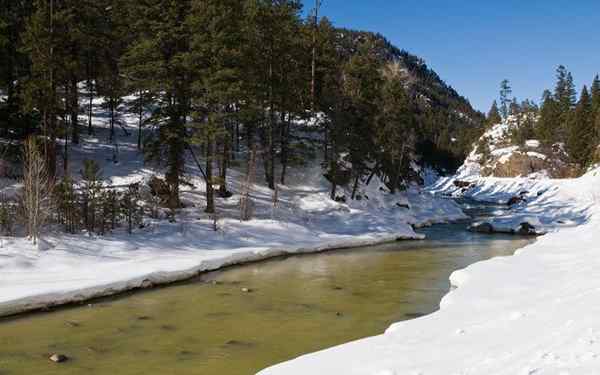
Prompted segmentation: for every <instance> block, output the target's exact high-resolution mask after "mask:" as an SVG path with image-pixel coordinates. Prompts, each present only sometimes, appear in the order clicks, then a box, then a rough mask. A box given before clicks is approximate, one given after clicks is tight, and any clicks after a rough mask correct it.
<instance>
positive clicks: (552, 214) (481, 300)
mask: <svg viewBox="0 0 600 375" xmlns="http://www.w3.org/2000/svg"><path fill="white" fill-rule="evenodd" d="M469 182H471V183H472V186H471V188H470V189H468V191H464V195H465V196H468V197H470V198H474V199H478V200H482V201H501V202H506V200H507V199H508V198H510V197H512V196H515V195H518V194H519V193H521V192H524V191H526V192H527V193H526V195H527V196H528V198H529V199H528V202H527V203H521V204H519V205H517V206H515V207H514V208H513V209H512V212H511V216H512V219H509V217H505V218H504V219H502V218H501V220H505V221H506V222H507V225H514V224H517V223H518V222H519V221H520V220H522V219H523V218H524V217H533V218H535V219H537V220H539V222H540V223H542V224H543V225H544V227H545V228H546V229H547V230H548V231H549V232H550V233H549V234H547V235H546V236H544V237H541V238H540V239H539V241H537V242H536V243H535V244H533V245H530V246H528V247H526V248H524V249H521V250H519V251H518V252H517V254H516V255H515V256H512V257H505V258H495V259H492V260H489V261H485V262H481V263H477V264H474V265H472V266H470V267H468V268H466V269H464V270H459V271H456V272H455V273H453V274H452V276H451V278H450V280H451V283H452V284H453V286H455V287H457V288H456V289H454V290H453V291H451V292H450V293H448V294H447V295H446V296H445V297H444V298H443V300H442V301H441V303H440V307H441V309H440V310H439V311H438V312H436V313H434V314H431V315H429V316H425V317H422V318H419V319H416V320H412V321H405V322H400V323H396V324H394V325H392V326H391V327H390V328H389V329H388V330H387V331H386V332H385V334H383V335H380V336H376V337H371V338H367V339H364V340H359V341H357V342H353V343H349V344H345V345H342V346H339V347H336V348H332V349H329V350H325V351H322V352H319V353H315V354H310V355H306V356H303V357H300V358H298V359H296V360H293V361H290V362H287V363H283V364H280V365H278V366H274V367H272V368H270V369H267V370H264V371H262V372H261V373H260V374H261V375H275V374H286V375H294V374H298V375H300V374H323V375H326V374H345V375H354V374H356V375H358V374H360V375H405V374H409V375H413V374H414V375H416V374H420V375H434V374H439V375H448V374H464V375H466V374H485V375H495V374H497V375H500V374H503V375H504V374H505V375H509V374H510V375H514V374H517V375H521V374H527V375H530V374H569V375H574V374H597V373H600V320H599V319H598V318H597V317H598V314H599V312H600V303H599V302H598V301H599V300H600V277H598V269H599V268H600V256H599V254H598V251H599V250H600V248H599V246H598V243H599V242H600V234H599V233H598V230H597V228H598V225H599V224H600V204H599V202H598V197H600V171H598V170H595V171H592V172H590V173H588V174H587V175H585V176H583V177H581V178H579V179H572V180H533V179H527V178H515V179H498V178H479V177H471V178H469ZM432 189H433V190H435V191H437V192H439V193H446V194H457V193H458V192H459V191H460V190H461V189H459V188H458V187H456V186H455V185H454V183H453V180H452V179H448V180H441V181H440V182H439V183H438V184H436V185H435V186H434V187H433V188H432Z"/></svg>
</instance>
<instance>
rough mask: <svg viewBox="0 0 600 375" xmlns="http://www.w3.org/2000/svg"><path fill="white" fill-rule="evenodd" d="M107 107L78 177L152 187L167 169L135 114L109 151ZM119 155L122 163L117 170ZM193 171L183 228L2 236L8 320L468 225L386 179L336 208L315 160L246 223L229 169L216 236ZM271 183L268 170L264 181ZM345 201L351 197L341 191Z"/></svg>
mask: <svg viewBox="0 0 600 375" xmlns="http://www.w3.org/2000/svg"><path fill="white" fill-rule="evenodd" d="M100 104H101V99H97V100H95V105H96V109H95V117H94V125H95V134H94V135H93V136H87V134H85V133H87V132H85V131H84V132H83V133H84V134H82V135H83V138H82V142H81V145H80V146H78V147H75V148H73V150H72V153H71V155H70V168H71V174H72V176H73V177H75V178H78V177H79V176H80V174H79V171H80V169H81V165H82V162H83V160H85V159H93V160H95V161H96V162H98V163H99V165H100V166H101V168H102V171H103V173H104V175H105V176H109V177H108V178H107V182H108V183H110V184H112V185H124V184H130V183H137V182H142V183H145V182H147V180H148V179H149V178H150V177H151V176H152V175H153V174H158V175H160V174H161V170H160V169H157V168H153V167H152V166H150V165H147V164H145V163H144V160H143V155H142V154H141V153H140V152H139V151H138V150H137V148H136V141H137V130H136V129H137V127H136V118H135V116H123V120H124V121H125V123H126V126H127V130H128V131H129V132H130V135H129V136H126V135H124V134H123V131H122V130H121V129H119V128H118V127H117V128H116V129H115V130H116V132H117V135H118V136H117V142H118V143H116V144H115V143H109V142H108V141H107V140H108V129H107V126H108V125H107V118H106V116H104V115H103V113H102V112H101V110H100V109H99V106H100ZM82 120H83V118H82ZM117 149H118V153H117V154H116V157H117V160H118V162H117V163H114V162H113V154H115V153H116V152H117ZM241 164H244V163H241ZM258 164H259V165H260V164H262V163H261V162H259V163H258ZM187 169H188V171H189V175H188V182H189V183H190V184H191V185H190V186H189V187H188V186H185V187H182V201H183V202H184V203H185V205H186V208H184V209H182V210H181V212H179V213H178V215H177V222H175V223H170V222H169V221H168V220H164V219H163V220H157V219H149V218H147V219H146V220H145V223H144V224H145V227H144V228H143V229H136V231H135V232H134V234H133V235H128V234H127V233H126V232H125V230H124V229H119V230H116V231H115V232H114V233H111V234H109V235H107V236H103V237H99V236H88V235H86V234H79V235H65V234H64V233H62V231H61V230H60V229H58V228H56V230H54V231H52V232H50V233H48V234H46V235H45V236H44V237H43V241H42V242H41V245H40V246H39V247H36V246H33V245H32V244H31V243H30V242H29V241H27V240H26V239H24V238H15V237H3V238H2V237H0V316H2V315H10V314H15V313H19V312H24V311H28V310H33V309H38V308H43V307H47V306H52V305H59V304H64V303H68V302H74V301H83V300H86V299H89V298H93V297H99V296H106V295H111V294H115V293H119V292H122V291H125V290H129V289H134V288H140V287H147V286H151V285H156V284H162V283H168V282H173V281H177V280H182V279H187V278H190V277H192V276H194V275H196V274H198V273H200V272H203V271H208V270H214V269H218V268H220V267H224V266H227V265H232V264H239V263H244V262H250V261H256V260H261V259H266V258H270V257H275V256H280V255H284V254H291V253H304V252H319V251H325V250H330V249H337V248H346V247H359V246H366V245H371V244H376V243H382V242H390V241H395V240H398V239H422V238H423V236H422V235H419V234H417V233H415V231H414V230H413V226H415V227H417V226H424V225H430V224H434V223H443V222H448V221H456V220H460V219H465V218H466V217H465V215H464V213H463V212H462V211H461V209H460V207H459V206H458V205H457V204H455V203H454V202H452V201H449V200H447V199H440V198H436V197H434V196H433V195H432V194H430V193H425V192H423V191H422V190H421V189H420V188H417V187H414V186H412V187H410V188H409V189H408V190H407V191H404V192H398V193H397V194H394V195H392V194H390V193H389V192H386V191H385V190H386V189H385V186H384V185H383V184H382V183H381V182H380V181H379V180H378V179H377V178H374V179H373V180H372V182H371V184H370V185H369V186H366V187H365V186H361V188H360V189H359V191H358V193H359V195H360V196H361V198H362V199H361V200H360V201H352V202H349V203H348V204H344V203H338V202H334V201H332V200H331V199H330V198H329V184H328V183H327V181H326V179H325V178H324V177H323V172H322V170H321V168H320V161H319V160H314V161H312V162H310V163H309V164H308V165H305V166H298V167H290V171H289V176H288V184H287V185H286V186H279V194H278V201H277V204H276V205H274V204H273V192H272V191H271V190H269V189H268V188H267V187H265V186H264V185H262V184H255V185H254V186H252V191H251V198H252V200H253V202H254V205H255V214H254V218H253V220H251V221H248V222H241V221H240V220H239V219H238V218H239V208H238V202H239V198H240V196H239V192H240V191H241V183H242V181H243V180H244V178H245V172H244V170H243V168H242V169H239V168H238V169H232V170H230V171H229V181H228V182H229V186H228V188H229V189H230V190H231V191H232V192H234V196H233V197H231V198H229V199H221V198H219V199H217V218H218V222H217V230H216V231H215V230H214V227H213V220H212V218H211V217H209V215H207V214H205V213H204V212H203V209H204V207H205V203H206V202H205V198H204V191H205V188H204V181H203V179H202V178H201V177H199V175H200V173H198V170H197V169H196V167H195V164H194V163H191V162H190V163H188V165H187ZM263 175H264V174H263V172H262V170H261V169H260V167H259V170H258V171H257V176H258V179H259V180H262V179H261V177H262V176H263ZM0 182H2V185H0V193H1V192H3V191H4V192H10V193H14V192H15V191H16V190H17V188H18V184H17V183H15V182H14V181H10V180H6V181H0ZM363 185H364V184H363ZM338 195H346V196H347V197H349V193H348V192H347V191H342V190H338Z"/></svg>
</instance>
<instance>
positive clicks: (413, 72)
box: [338, 28, 485, 172]
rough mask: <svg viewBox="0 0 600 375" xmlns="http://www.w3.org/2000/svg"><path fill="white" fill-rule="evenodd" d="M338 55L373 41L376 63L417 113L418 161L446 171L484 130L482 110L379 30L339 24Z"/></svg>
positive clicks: (456, 165)
mask: <svg viewBox="0 0 600 375" xmlns="http://www.w3.org/2000/svg"><path fill="white" fill-rule="evenodd" d="M338 31H339V35H338V43H339V46H340V49H341V50H342V52H341V53H342V54H344V55H345V56H346V57H347V58H350V56H352V55H353V54H354V53H356V52H357V50H358V48H359V46H360V45H363V44H369V45H373V46H374V47H375V49H376V51H375V53H376V55H377V57H378V58H379V60H380V62H381V63H382V64H386V65H390V66H391V67H393V68H392V69H394V70H396V71H397V72H398V73H399V74H400V75H401V77H402V79H403V81H404V83H405V88H406V89H407V91H408V92H409V94H410V95H411V99H412V100H413V102H414V104H415V107H414V111H415V115H416V117H417V130H418V131H417V149H416V153H417V155H418V156H419V157H420V158H421V161H422V162H423V164H427V165H429V166H432V167H434V168H436V169H440V170H446V171H447V172H452V171H454V170H455V169H456V168H458V167H459V166H460V165H461V163H462V162H463V161H464V160H465V158H466V157H467V155H468V154H469V152H470V151H471V148H472V144H473V142H475V141H476V140H477V139H478V138H479V137H480V136H481V135H482V134H483V132H484V122H485V115H484V114H483V113H481V112H479V111H477V110H475V109H473V107H472V106H471V104H470V103H469V101H468V100H467V99H466V98H465V97H463V96H461V95H460V94H459V93H458V92H456V90H455V89H454V88H453V87H452V86H450V85H448V84H447V83H446V82H444V81H443V80H442V79H441V78H440V76H439V75H438V74H437V73H436V72H435V71H434V70H432V69H431V68H429V67H428V66H427V64H426V63H425V61H424V60H423V59H421V58H420V57H418V56H415V55H412V54H410V53H409V52H407V51H405V50H401V49H399V48H398V47H396V46H394V45H393V44H392V43H391V42H390V41H389V40H387V39H386V38H385V37H384V36H383V35H381V34H379V33H372V32H368V31H357V30H350V29H345V28H339V29H338Z"/></svg>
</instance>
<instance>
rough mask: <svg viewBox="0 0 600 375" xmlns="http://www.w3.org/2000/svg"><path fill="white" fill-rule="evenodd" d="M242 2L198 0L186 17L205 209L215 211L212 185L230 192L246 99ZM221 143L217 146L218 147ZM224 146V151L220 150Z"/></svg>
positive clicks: (220, 190)
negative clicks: (236, 131)
mask: <svg viewBox="0 0 600 375" xmlns="http://www.w3.org/2000/svg"><path fill="white" fill-rule="evenodd" d="M243 15H244V8H243V6H242V4H241V3H240V2H239V1H236V0H225V1H222V0H194V1H192V12H191V13H190V16H189V17H188V21H187V22H188V24H189V25H190V31H191V35H192V38H191V42H190V58H189V60H190V63H191V66H190V70H191V71H192V72H194V83H193V91H192V93H193V94H192V95H193V103H194V107H195V110H196V111H195V112H194V119H195V124H194V125H195V127H196V130H197V131H196V137H195V139H196V141H197V142H198V143H201V144H204V147H205V149H206V150H207V154H206V163H207V165H206V170H205V172H206V177H207V181H206V186H207V189H206V193H207V208H206V211H207V212H209V213H214V193H213V185H216V184H218V185H220V189H219V193H220V195H221V196H222V197H225V196H227V195H228V192H227V168H228V164H229V162H230V156H229V155H230V152H231V146H232V145H231V143H232V142H231V134H232V133H233V124H234V123H235V122H237V121H238V119H237V112H236V111H235V108H236V106H237V105H238V103H240V102H241V101H242V99H243V87H242V85H241V82H242V81H243V78H244V77H243V69H244V66H243V64H244V60H243V53H244V50H245V48H246V46H247V43H246V41H245V38H244V35H243V28H242V22H243ZM215 146H217V147H215ZM215 148H220V149H222V153H220V156H217V150H215ZM215 160H217V161H218V162H219V163H218V164H219V166H220V168H219V170H220V171H219V172H220V173H219V174H220V176H219V178H215V177H214V176H213V162H214V161H215Z"/></svg>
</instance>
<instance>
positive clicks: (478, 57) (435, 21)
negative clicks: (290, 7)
mask: <svg viewBox="0 0 600 375" xmlns="http://www.w3.org/2000/svg"><path fill="white" fill-rule="evenodd" d="M304 1H305V10H308V9H309V8H311V7H313V6H314V0H304ZM322 1H323V5H322V12H321V13H322V14H323V15H325V16H327V17H328V18H330V19H331V20H332V22H333V23H334V24H335V25H336V26H344V27H349V28H355V29H362V30H368V31H375V32H379V33H381V34H383V35H384V36H385V37H387V38H388V39H389V40H390V41H391V42H393V43H394V44H395V45H396V46H398V47H399V48H402V49H405V50H407V51H409V52H411V53H413V54H415V55H417V56H419V57H421V58H423V59H425V61H426V62H427V64H428V65H429V66H430V67H432V68H433V69H434V70H435V71H436V72H437V73H438V74H439V75H440V76H441V77H442V79H444V80H445V81H446V82H447V83H448V84H450V85H452V86H453V87H454V88H455V89H456V90H457V91H458V92H459V93H460V94H462V95H464V96H466V97H467V98H468V99H469V100H470V101H471V103H472V104H473V106H474V107H475V108H476V109H479V110H482V111H487V110H488V109H489V107H490V105H491V102H492V100H494V99H495V98H496V97H497V96H498V94H497V92H498V86H499V84H500V81H501V80H502V79H504V78H507V79H509V80H510V81H511V84H512V86H513V95H515V96H516V97H517V98H518V99H520V100H522V99H525V98H530V99H534V100H536V101H537V102H539V98H540V97H541V95H542V92H543V90H544V89H546V88H552V87H553V86H554V72H555V70H556V67H557V66H558V65H559V64H563V65H565V66H566V67H567V68H568V69H569V70H570V71H571V72H572V73H573V76H574V78H575V83H576V85H577V89H578V90H580V89H581V87H582V86H583V85H584V84H588V85H589V83H590V82H591V81H592V79H593V78H594V75H595V74H597V73H600V0H571V1H567V0H564V1H563V0H504V1H490V0H454V1H450V0H418V1H414V0H413V1H411V0H366V1H365V0H322Z"/></svg>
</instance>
